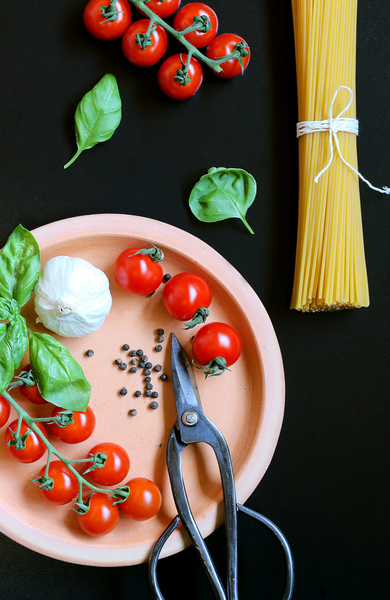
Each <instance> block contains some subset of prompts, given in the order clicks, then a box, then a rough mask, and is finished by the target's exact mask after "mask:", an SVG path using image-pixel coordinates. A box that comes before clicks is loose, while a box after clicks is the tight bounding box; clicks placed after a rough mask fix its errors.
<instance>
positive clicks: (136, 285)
mask: <svg viewBox="0 0 390 600" xmlns="http://www.w3.org/2000/svg"><path fill="white" fill-rule="evenodd" d="M140 250H142V248H128V249H127V250H124V251H123V252H121V254H120V255H119V256H118V258H117V259H116V261H115V266H114V277H115V281H116V282H117V284H118V285H119V287H120V288H122V290H124V291H125V292H128V293H129V294H137V295H139V296H148V295H149V294H152V293H153V292H155V291H156V289H157V288H158V286H159V285H160V283H161V282H162V278H163V275H164V273H163V270H162V267H161V265H160V262H156V260H152V258H150V256H148V255H143V254H135V253H136V252H139V251H140Z"/></svg>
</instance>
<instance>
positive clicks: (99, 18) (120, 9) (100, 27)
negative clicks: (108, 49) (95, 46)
mask: <svg viewBox="0 0 390 600" xmlns="http://www.w3.org/2000/svg"><path fill="white" fill-rule="evenodd" d="M109 6H110V2H109V0H90V2H88V4H87V6H86V7H85V10H84V25H85V27H86V28H87V29H88V31H89V33H91V34H92V35H93V36H95V37H96V38H98V39H99V40H114V39H116V38H119V37H121V36H122V35H123V34H124V33H125V31H126V29H127V28H128V27H129V25H130V23H131V10H130V6H129V4H128V2H127V0H117V2H116V6H115V10H116V11H117V16H116V19H115V20H113V21H112V20H110V15H109V13H108V10H106V9H104V7H107V9H108V7H109ZM105 13H106V14H105Z"/></svg>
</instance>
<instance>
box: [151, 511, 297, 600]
mask: <svg viewBox="0 0 390 600" xmlns="http://www.w3.org/2000/svg"><path fill="white" fill-rule="evenodd" d="M237 508H238V509H239V510H240V511H242V512H243V513H245V514H247V515H249V516H250V517H252V518H253V519H256V520H257V521H259V522H260V523H263V525H265V526H266V527H268V528H269V529H270V530H271V531H272V532H273V533H274V534H275V536H276V537H277V539H278V540H279V542H280V544H281V546H282V550H283V553H284V557H285V562H286V579H285V585H284V590H283V596H282V600H291V598H292V595H293V591H294V579H295V575H294V561H293V557H292V553H291V549H290V546H289V544H288V541H287V539H286V537H285V536H284V534H283V533H282V531H281V530H280V529H279V527H277V526H276V525H275V523H273V522H272V521H270V519H268V518H267V517H265V516H264V515H261V514H259V513H258V512H255V511H254V510H251V509H250V508H247V507H246V506H242V504H237ZM179 522H180V518H179V516H178V515H177V516H176V517H175V518H174V519H173V520H172V521H171V523H170V524H169V525H168V527H167V528H166V530H165V531H164V532H163V534H162V535H161V537H160V538H159V540H158V542H157V544H156V545H155V546H154V548H153V550H152V553H151V555H150V558H149V582H150V587H151V590H152V593H153V596H154V597H155V599H156V600H165V599H164V596H163V595H162V593H161V590H160V587H159V585H158V582H157V562H158V559H159V556H160V552H161V550H162V548H163V546H164V544H165V542H166V541H167V539H168V538H169V536H170V535H171V534H172V533H173V531H174V530H175V529H176V527H177V526H178V524H179Z"/></svg>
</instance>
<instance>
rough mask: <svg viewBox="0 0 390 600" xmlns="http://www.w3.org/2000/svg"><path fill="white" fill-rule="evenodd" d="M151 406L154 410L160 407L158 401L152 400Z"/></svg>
mask: <svg viewBox="0 0 390 600" xmlns="http://www.w3.org/2000/svg"><path fill="white" fill-rule="evenodd" d="M150 408H152V409H153V410H156V408H158V402H151V403H150Z"/></svg>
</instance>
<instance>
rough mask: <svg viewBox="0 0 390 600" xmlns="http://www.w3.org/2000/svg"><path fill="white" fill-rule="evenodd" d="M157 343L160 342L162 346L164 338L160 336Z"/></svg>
mask: <svg viewBox="0 0 390 600" xmlns="http://www.w3.org/2000/svg"><path fill="white" fill-rule="evenodd" d="M157 341H158V343H159V344H161V342H163V341H164V336H162V335H159V336H158V338H157Z"/></svg>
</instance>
